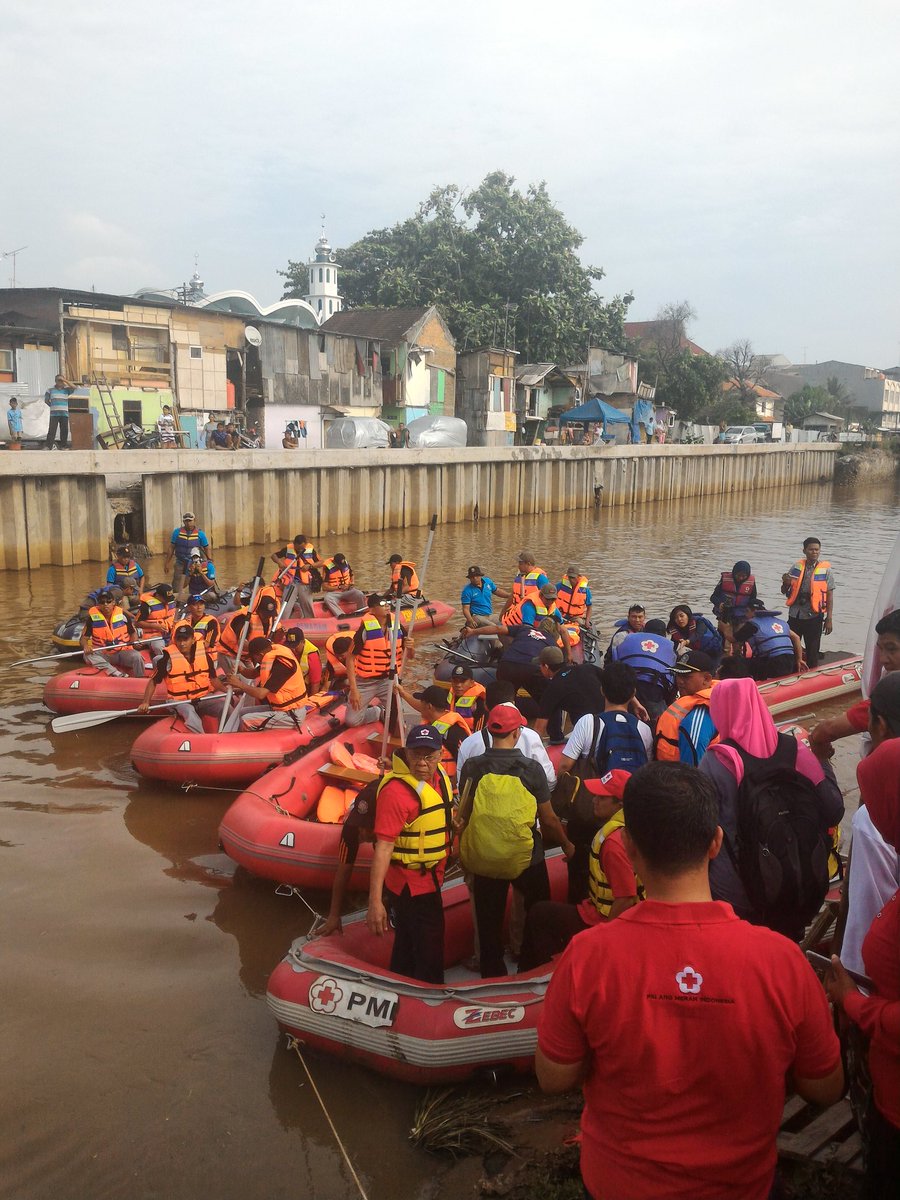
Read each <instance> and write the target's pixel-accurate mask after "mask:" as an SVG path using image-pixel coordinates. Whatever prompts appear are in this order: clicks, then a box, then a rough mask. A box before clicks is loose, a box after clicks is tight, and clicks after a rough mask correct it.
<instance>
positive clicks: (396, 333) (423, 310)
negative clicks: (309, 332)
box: [319, 305, 432, 342]
mask: <svg viewBox="0 0 900 1200" xmlns="http://www.w3.org/2000/svg"><path fill="white" fill-rule="evenodd" d="M431 308H432V306H431V305H424V306H420V307H418V308H351V309H344V310H343V311H341V312H336V313H335V314H334V316H332V317H329V318H328V320H327V321H323V322H322V324H321V325H320V326H319V329H320V330H321V331H322V332H323V333H344V334H348V335H350V336H351V337H364V338H372V339H373V340H376V341H384V342H402V341H403V340H404V339H405V337H406V335H407V334H408V333H410V332H411V331H412V330H413V329H414V328H415V327H416V326H417V325H420V324H421V323H422V321H423V320H424V319H425V317H426V316H427V315H428V313H429V312H431Z"/></svg>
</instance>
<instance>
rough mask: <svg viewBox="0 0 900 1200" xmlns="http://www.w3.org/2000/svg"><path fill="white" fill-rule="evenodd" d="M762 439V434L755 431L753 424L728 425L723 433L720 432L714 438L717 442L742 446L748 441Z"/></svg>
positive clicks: (759, 440)
mask: <svg viewBox="0 0 900 1200" xmlns="http://www.w3.org/2000/svg"><path fill="white" fill-rule="evenodd" d="M762 440H763V438H762V435H761V434H760V433H758V432H757V430H756V427H755V426H754V425H729V426H728V428H727V429H726V430H725V431H724V433H720V434H719V436H718V437H717V438H716V441H717V442H719V443H724V444H726V445H730V446H736V445H742V446H744V445H747V444H748V443H750V442H761V441H762Z"/></svg>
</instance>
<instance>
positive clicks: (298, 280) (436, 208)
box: [279, 171, 632, 364]
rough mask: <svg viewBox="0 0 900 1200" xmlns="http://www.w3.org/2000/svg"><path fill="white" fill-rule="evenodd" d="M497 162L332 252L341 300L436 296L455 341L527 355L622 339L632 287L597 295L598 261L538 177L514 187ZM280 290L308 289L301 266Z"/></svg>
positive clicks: (541, 356)
mask: <svg viewBox="0 0 900 1200" xmlns="http://www.w3.org/2000/svg"><path fill="white" fill-rule="evenodd" d="M514 184H515V179H514V178H513V177H512V176H510V175H506V174H505V173H504V172H502V171H493V172H492V173H491V174H490V175H487V176H486V177H485V179H484V180H483V181H482V182H481V183H480V184H479V186H478V187H477V188H475V189H474V190H473V191H470V192H464V191H462V190H461V189H460V188H458V187H456V186H455V185H450V186H447V187H440V188H435V190H434V191H433V192H432V193H431V195H430V196H429V197H428V198H427V200H425V201H423V202H422V203H421V204H420V205H419V207H418V209H417V210H416V212H415V214H414V215H413V216H411V217H407V218H406V219H405V220H403V221H400V222H398V223H397V224H396V225H393V226H391V227H390V228H388V229H376V230H373V231H372V232H371V233H368V234H367V235H366V236H365V237H364V238H361V239H360V240H359V241H358V242H354V243H353V244H352V245H351V246H347V247H346V248H344V249H342V250H340V251H338V261H339V262H340V263H341V291H342V294H343V296H344V302H345V305H346V307H348V308H359V307H364V306H369V305H371V306H378V307H381V306H385V307H390V306H393V305H422V304H437V305H438V306H439V307H440V309H441V311H442V313H443V315H444V317H445V318H446V320H447V323H448V325H449V326H450V329H451V332H452V333H453V335H454V337H455V338H456V341H457V345H458V347H459V348H460V349H465V348H467V347H468V348H471V347H473V346H477V345H484V344H495V345H496V344H499V343H500V342H503V341H505V342H506V344H507V345H508V346H509V347H511V348H513V349H517V350H518V351H519V352H520V355H521V357H522V360H523V361H546V362H558V363H563V364H566V363H571V362H574V361H581V360H583V358H584V356H585V352H586V350H587V348H588V346H590V345H594V346H605V347H607V348H608V349H613V350H614V349H617V348H619V347H621V346H622V345H623V343H624V335H623V330H622V323H623V320H624V318H625V314H626V312H627V310H628V305H629V304H630V303H631V300H632V297H631V295H626V296H616V297H614V298H613V299H612V300H611V301H609V302H608V303H607V302H604V300H603V299H602V298H601V296H600V295H599V294H598V292H597V290H596V285H597V284H598V283H599V282H600V280H601V279H602V278H603V271H602V269H600V268H599V267H593V266H585V265H584V264H583V263H582V262H581V259H580V258H579V257H578V250H579V249H580V247H581V245H582V242H583V240H584V239H583V238H582V236H581V234H580V233H579V232H578V231H577V230H576V229H575V228H574V227H573V226H571V225H570V224H569V223H568V222H567V221H566V219H565V217H564V216H563V214H562V213H561V212H560V210H559V209H558V208H557V207H556V206H555V205H554V204H553V202H552V201H551V199H550V196H549V193H548V191H547V186H546V184H545V183H540V184H530V185H529V186H528V187H527V188H526V189H525V190H524V191H522V190H520V189H517V188H516V187H515V186H514ZM279 274H280V275H282V276H283V277H284V279H285V291H284V295H285V296H286V297H289V296H303V295H305V293H306V280H307V274H306V265H305V264H304V263H300V262H289V263H288V267H287V270H285V271H280V272H279Z"/></svg>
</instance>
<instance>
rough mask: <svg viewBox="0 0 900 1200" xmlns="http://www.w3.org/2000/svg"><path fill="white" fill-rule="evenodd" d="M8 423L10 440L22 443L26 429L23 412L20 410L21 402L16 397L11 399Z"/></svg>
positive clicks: (7, 412)
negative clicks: (23, 422)
mask: <svg viewBox="0 0 900 1200" xmlns="http://www.w3.org/2000/svg"><path fill="white" fill-rule="evenodd" d="M6 423H7V425H8V426H9V440H10V441H11V442H21V440H22V433H23V431H24V428H25V427H24V425H23V424H22V410H21V409H20V408H19V401H18V400H17V399H16V397H15V396H11V397H10V400H9V408H8V409H7V410H6Z"/></svg>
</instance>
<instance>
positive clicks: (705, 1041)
mask: <svg viewBox="0 0 900 1200" xmlns="http://www.w3.org/2000/svg"><path fill="white" fill-rule="evenodd" d="M623 810H624V815H625V829H624V835H623V836H624V841H625V846H626V849H627V850H628V853H629V856H630V858H631V860H632V862H633V864H634V869H635V871H636V872H637V874H638V875H639V877H640V879H641V881H642V883H643V885H644V888H645V890H646V893H647V899H646V900H645V901H644V902H643V903H642V904H638V905H637V906H635V907H633V908H630V909H628V911H627V912H623V913H621V914H620V915H619V916H618V917H617V919H616V920H615V921H607V922H604V923H602V924H598V925H596V926H594V928H593V929H588V930H586V931H585V932H584V933H579V934H576V936H575V937H574V938H573V939H572V941H571V942H570V943H569V946H568V948H567V949H566V951H565V953H564V954H563V956H562V958H561V959H560V962H559V965H558V966H557V968H556V970H555V971H554V973H553V978H552V979H551V981H550V986H549V989H548V991H547V998H546V1001H545V1003H544V1010H543V1013H542V1016H541V1021H540V1025H539V1028H538V1051H537V1055H536V1059H535V1065H536V1069H537V1075H538V1080H539V1081H540V1084H541V1087H542V1088H543V1089H544V1091H547V1092H564V1091H568V1090H569V1089H570V1088H574V1087H577V1086H578V1085H581V1086H582V1087H583V1090H584V1100H585V1106H584V1112H583V1114H582V1120H581V1129H582V1144H581V1173H582V1176H583V1179H584V1183H585V1188H586V1190H587V1193H588V1195H589V1196H591V1197H593V1198H594V1200H659V1198H660V1197H662V1196H665V1197H666V1200H722V1197H723V1196H735V1197H740V1200H768V1197H769V1195H770V1191H771V1189H772V1185H773V1180H774V1175H775V1165H776V1149H775V1138H776V1135H777V1133H778V1127H779V1124H780V1121H781V1115H782V1111H783V1108H784V1100H785V1076H786V1075H787V1074H788V1072H790V1076H791V1082H792V1085H793V1088H794V1090H795V1091H796V1092H798V1093H799V1095H800V1096H802V1097H803V1098H804V1099H806V1100H809V1101H811V1102H813V1103H815V1104H821V1105H828V1104H833V1103H834V1102H835V1101H836V1100H837V1099H838V1098H839V1096H840V1095H841V1092H842V1090H843V1083H844V1074H843V1069H842V1067H841V1058H840V1047H839V1045H838V1040H837V1038H836V1036H835V1033H834V1029H833V1027H832V1023H831V1015H830V1012H829V1009H828V1004H827V1002H826V1000H825V995H824V992H823V991H822V987H821V985H820V984H819V981H818V980H817V979H816V976H815V974H814V972H813V970H812V968H811V967H810V965H809V963H808V962H807V961H806V959H805V957H804V956H803V953H802V951H801V950H800V948H799V947H798V946H796V945H794V944H793V943H791V942H790V941H788V940H787V938H784V937H782V936H781V935H780V934H777V933H774V932H773V931H772V930H770V929H764V928H761V927H759V926H755V925H751V924H749V922H747V921H740V920H738V918H737V917H736V916H735V914H734V911H733V909H732V908H731V907H730V905H728V904H726V903H724V902H722V901H713V900H712V899H711V896H710V890H709V878H708V872H707V868H708V865H709V862H710V860H711V859H713V858H715V856H716V855H717V854H718V853H719V849H720V847H721V845H722V830H721V828H719V825H718V802H717V799H716V793H715V789H714V788H713V787H712V786H711V784H710V781H709V780H708V779H707V778H706V777H705V776H703V775H702V774H701V773H700V772H699V771H697V770H696V769H695V768H693V767H688V766H684V765H682V764H680V763H649V764H648V765H647V766H645V767H641V768H640V770H638V771H636V772H635V773H634V774H633V775H632V777H631V779H630V780H629V781H628V784H627V785H626V788H625V795H624V802H623Z"/></svg>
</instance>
